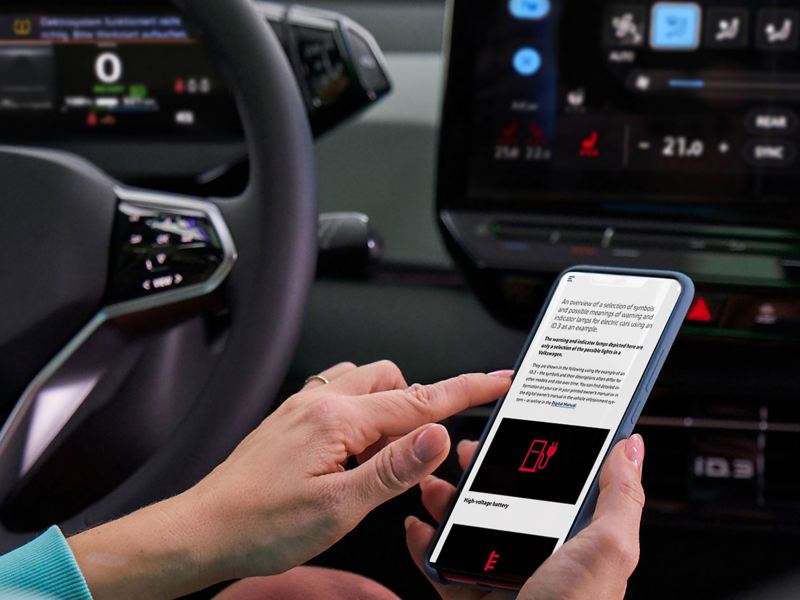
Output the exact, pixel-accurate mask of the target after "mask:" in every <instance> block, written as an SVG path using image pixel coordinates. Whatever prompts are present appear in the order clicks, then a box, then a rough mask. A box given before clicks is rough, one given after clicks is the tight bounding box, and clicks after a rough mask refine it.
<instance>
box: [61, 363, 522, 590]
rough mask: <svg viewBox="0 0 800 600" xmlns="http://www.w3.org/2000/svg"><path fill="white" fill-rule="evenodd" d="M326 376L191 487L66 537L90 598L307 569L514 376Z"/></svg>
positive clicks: (408, 483) (426, 469)
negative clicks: (353, 463) (459, 418)
mask: <svg viewBox="0 0 800 600" xmlns="http://www.w3.org/2000/svg"><path fill="white" fill-rule="evenodd" d="M322 375H323V376H324V377H326V378H327V379H328V380H329V381H330V383H329V384H327V385H326V384H323V383H322V382H321V381H318V380H313V381H312V382H310V383H309V384H308V385H307V386H306V387H305V388H304V389H303V390H302V391H301V392H299V393H298V394H295V395H294V396H292V397H291V398H289V399H288V400H287V401H286V402H284V403H283V404H282V405H281V406H280V407H279V408H278V409H277V410H276V411H275V412H274V413H273V414H272V415H270V416H269V417H268V418H267V419H265V420H264V421H263V422H262V423H261V425H259V426H258V428H256V430H255V431H253V432H252V433H251V434H250V435H249V436H247V438H245V439H244V441H242V442H241V444H239V446H238V447H237V448H236V449H235V450H234V451H233V453H232V454H231V455H230V456H229V457H228V458H227V459H226V460H225V461H224V462H223V463H222V464H221V465H219V466H218V467H217V468H216V469H214V471H212V472H211V473H210V474H209V475H208V476H207V477H206V478H204V479H203V480H202V481H201V482H200V483H198V484H197V485H196V486H194V487H193V488H191V489H190V490H188V491H186V492H184V493H183V494H180V495H179V496H176V497H174V498H171V499H169V500H165V501H163V502H160V503H158V504H155V505H152V506H149V507H147V508H145V509H142V510H140V511H137V512H136V513H133V514H131V515H129V516H127V517H124V518H122V519H120V520H118V521H114V522H111V523H108V524H106V525H103V526H100V527H97V528H95V529H92V530H89V531H86V532H84V533H81V534H79V535H77V536H75V537H72V538H70V540H69V543H70V545H71V547H72V549H73V552H74V554H75V556H76V558H77V560H78V564H79V566H80V567H81V570H82V572H83V573H84V576H85V577H86V579H87V582H88V584H89V589H90V590H91V591H92V593H93V595H94V597H95V598H96V599H98V600H100V599H102V598H103V597H113V598H127V597H139V598H141V597H147V598H159V597H174V596H179V595H182V594H186V593H188V592H191V591H193V590H197V589H202V588H203V587H206V586H208V585H211V584H212V583H215V582H217V581H222V580H226V579H233V578H243V577H249V576H253V575H270V574H275V573H279V572H281V571H284V570H286V569H289V568H291V567H293V566H296V565H299V564H302V563H303V562H305V561H307V560H308V559H310V558H312V557H313V556H315V555H317V554H318V553H320V552H321V551H323V550H324V549H326V548H327V547H329V546H330V545H331V544H333V543H334V542H336V541H337V540H339V539H340V538H341V537H342V536H344V535H345V534H346V533H347V532H349V531H350V530H351V529H353V528H354V527H355V526H356V525H357V524H358V523H359V521H361V519H363V518H364V516H365V515H366V514H367V513H369V512H370V511H371V510H372V509H373V508H375V507H376V506H378V505H379V504H381V503H383V502H385V501H386V500H389V499H390V498H393V497H394V496H397V495H398V494H400V493H402V492H404V491H406V490H407V489H409V488H411V487H412V486H414V485H416V484H417V483H419V482H420V480H422V478H423V477H425V476H426V475H428V474H430V473H432V472H433V471H434V470H435V469H436V468H437V467H438V466H439V465H440V464H441V462H442V461H443V460H444V458H445V457H446V456H447V453H448V451H449V448H450V440H449V437H448V435H447V431H446V430H445V428H444V427H442V426H441V425H436V424H432V423H435V422H436V421H439V420H442V419H445V418H447V417H449V416H451V415H453V414H455V413H458V412H460V411H462V410H464V409H466V408H469V407H471V406H476V405H479V404H484V403H486V402H490V401H492V400H494V399H496V398H497V397H499V396H501V395H502V394H504V393H506V391H508V387H509V386H510V384H511V375H512V372H510V371H501V372H498V373H495V374H491V375H484V374H470V375H461V376H459V377H456V378H453V379H449V380H446V381H442V382H439V383H435V384H432V385H419V384H415V385H411V386H409V385H407V384H406V382H405V380H404V378H403V376H402V374H401V373H400V370H399V369H398V368H397V367H396V366H395V365H393V364H392V363H390V362H388V361H384V362H379V363H374V364H371V365H366V366H363V367H358V368H356V367H355V366H354V365H351V364H341V365H337V366H336V367H334V368H332V369H330V370H328V371H326V372H324V373H322ZM220 401H224V399H220ZM351 456H357V457H358V459H359V462H360V464H359V466H357V467H355V468H353V469H350V470H345V463H346V461H347V460H348V458H349V457H351Z"/></svg>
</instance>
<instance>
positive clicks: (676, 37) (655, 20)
mask: <svg viewBox="0 0 800 600" xmlns="http://www.w3.org/2000/svg"><path fill="white" fill-rule="evenodd" d="M700 21H701V16H700V5H699V4H695V3H693V2H658V3H656V4H655V5H653V12H652V15H651V24H650V45H651V46H652V47H653V49H655V50H696V49H697V48H698V47H699V46H700Z"/></svg>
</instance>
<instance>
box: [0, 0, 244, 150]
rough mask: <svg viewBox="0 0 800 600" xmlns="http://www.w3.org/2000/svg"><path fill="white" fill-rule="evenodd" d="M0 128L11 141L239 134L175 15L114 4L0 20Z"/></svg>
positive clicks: (215, 77) (232, 111)
mask: <svg viewBox="0 0 800 600" xmlns="http://www.w3.org/2000/svg"><path fill="white" fill-rule="evenodd" d="M0 127H1V128H2V130H3V132H4V134H5V136H6V137H10V138H14V137H15V136H17V137H30V136H31V135H34V136H35V135H41V136H50V137H52V136H75V135H78V136H81V135H90V136H96V135H107V134H125V135H126V136H128V135H134V136H141V135H151V136H152V135H167V134H171V133H175V132H181V133H184V134H187V135H189V136H190V137H191V136H203V137H220V136H223V137H224V136H227V137H230V136H235V135H240V132H241V129H240V125H239V119H238V113H237V111H236V106H235V103H234V102H233V99H232V97H231V95H230V92H229V90H228V89H227V87H226V86H225V84H224V83H223V81H222V80H221V78H220V76H219V74H218V73H217V71H216V69H215V68H214V67H213V65H212V64H211V62H210V60H209V59H208V57H207V56H206V53H205V51H204V49H203V47H202V45H201V44H200V43H199V42H198V40H197V38H196V37H195V35H194V33H193V32H192V30H191V28H190V27H189V25H188V24H187V23H186V22H185V19H184V18H183V17H182V16H181V15H179V14H177V13H175V12H166V11H165V10H163V9H156V10H144V11H143V9H142V8H133V7H127V8H126V9H124V10H122V9H121V8H116V9H115V8H114V7H113V6H112V7H107V8H103V9H102V12H74V13H71V12H61V11H58V12H46V13H45V12H41V13H25V12H13V13H11V12H6V13H5V14H0Z"/></svg>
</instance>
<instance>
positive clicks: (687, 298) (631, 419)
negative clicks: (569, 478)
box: [425, 265, 694, 591]
mask: <svg viewBox="0 0 800 600" xmlns="http://www.w3.org/2000/svg"><path fill="white" fill-rule="evenodd" d="M573 271H580V272H582V273H609V274H612V275H634V276H639V277H662V278H666V279H674V280H676V281H677V282H678V283H680V286H681V293H680V296H679V297H678V301H677V303H676V304H675V309H674V310H673V311H672V314H671V315H670V317H669V319H668V320H667V324H666V326H665V327H664V331H663V333H662V334H661V338H660V339H659V340H658V343H657V344H656V347H655V349H654V350H653V355H652V356H651V357H650V361H649V362H648V363H647V367H646V368H645V370H644V373H643V374H642V378H641V379H640V380H639V384H638V385H637V386H636V391H635V392H634V394H633V397H632V398H631V401H630V403H629V404H628V408H627V409H626V411H625V414H624V415H623V417H622V420H621V421H620V424H619V427H618V428H617V431H616V432H615V433H614V438H613V440H612V442H611V444H610V445H609V450H608V451H609V452H610V451H611V449H612V448H613V447H614V446H615V445H616V444H617V442H619V441H620V440H622V439H625V438H627V437H629V436H630V435H631V432H632V431H633V428H634V427H635V425H636V421H637V420H638V419H639V415H640V414H641V413H642V409H643V408H644V405H645V403H646V402H647V398H648V396H649V395H650V390H651V389H652V386H653V384H654V383H655V380H656V378H657V377H658V373H659V372H660V371H661V367H662V365H663V364H664V361H665V360H666V358H667V354H669V350H670V348H671V347H672V344H673V342H674V341H675V338H676V337H677V335H678V331H679V330H680V328H681V325H682V324H683V320H684V319H685V318H686V313H687V312H688V311H689V307H690V306H691V304H692V300H693V299H694V283H693V282H692V280H691V279H690V278H689V277H688V276H686V275H684V274H683V273H679V272H677V271H658V270H651V269H623V268H616V267H595V266H588V265H576V266H574V267H570V268H569V269H566V270H564V271H562V272H561V273H560V274H559V275H558V277H556V280H555V282H554V283H553V285H552V287H551V288H550V291H549V293H548V294H547V299H546V300H545V302H544V305H543V306H542V309H541V311H539V315H538V316H537V317H536V322H535V323H534V325H533V329H531V332H530V334H529V335H528V338H527V340H525V346H524V347H523V349H522V352H520V355H519V358H517V363H516V364H515V365H514V378H516V376H517V371H518V370H519V368H520V365H521V364H522V361H523V359H524V358H525V354H526V353H527V352H528V348H529V347H530V345H531V343H532V342H533V337H534V335H535V334H536V332H537V330H538V329H539V325H540V324H541V322H542V318H543V317H544V314H545V311H546V310H547V307H548V306H549V305H550V302H551V301H552V298H553V294H554V293H555V290H556V288H557V287H558V284H559V283H560V281H561V278H562V277H564V276H565V275H566V274H567V273H570V272H573ZM504 401H505V397H503V398H501V399H500V400H499V401H498V402H497V405H496V406H495V408H494V411H493V412H492V415H491V417H490V418H489V420H488V421H487V423H486V426H485V427H484V429H483V433H481V439H480V444H479V445H478V450H479V449H480V448H482V447H483V444H484V443H485V441H486V436H487V435H488V434H489V429H490V428H491V426H492V423H494V421H495V419H496V418H497V414H498V412H499V411H500V407H501V406H502V405H503V402H504ZM478 450H476V452H475V454H474V455H473V457H472V460H471V461H470V463H469V466H468V467H467V468H466V469H465V470H464V473H463V474H462V476H461V481H459V483H458V491H457V492H456V496H455V498H458V497H459V496H461V492H462V489H463V487H464V484H465V483H466V481H467V474H468V473H470V472H471V471H472V467H473V465H474V462H475V458H476V457H477V456H478V453H479V452H478ZM606 456H608V454H606ZM605 458H606V457H605V456H604V457H603V461H604V462H605ZM599 478H600V471H599V470H598V472H597V475H595V478H594V481H593V482H592V486H591V488H590V489H589V492H588V493H587V494H586V498H584V500H583V504H582V505H581V508H580V510H579V511H578V516H577V517H576V518H575V522H574V523H573V524H572V527H571V528H570V530H569V533H568V534H567V538H566V539H567V540H569V539H570V538H572V537H574V536H575V535H577V533H578V532H579V531H581V530H582V529H583V528H584V527H586V526H587V525H589V523H591V521H592V515H593V514H594V508H595V504H596V503H597V494H598V492H599ZM455 498H454V503H455ZM452 510H453V505H451V506H450V507H449V508H448V510H447V514H446V516H445V518H444V519H442V522H441V523H440V524H439V527H438V529H437V530H436V535H435V536H434V537H433V541H432V542H431V545H430V547H429V548H428V552H427V553H426V556H425V571H426V572H427V574H428V575H429V576H430V577H431V578H432V579H434V580H435V581H438V582H439V583H443V584H450V583H456V582H452V581H449V580H447V579H445V578H443V577H442V576H441V574H440V573H439V571H438V569H436V567H434V566H433V565H431V563H430V556H431V552H433V548H434V547H435V546H436V543H437V542H438V541H439V537H440V536H441V534H442V529H443V527H444V524H445V523H447V521H448V520H449V519H450V515H451V513H452ZM531 574H533V573H531ZM476 579H479V577H478V576H477V574H476ZM458 585H468V586H470V587H477V588H480V589H484V590H498V589H500V590H506V591H507V590H509V589H510V588H509V587H500V586H492V585H491V584H490V583H486V584H481V583H474V584H466V583H461V582H458Z"/></svg>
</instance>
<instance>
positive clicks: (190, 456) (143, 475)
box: [0, 0, 317, 551]
mask: <svg viewBox="0 0 800 600" xmlns="http://www.w3.org/2000/svg"><path fill="white" fill-rule="evenodd" d="M175 4H176V5H177V6H178V7H179V8H180V9H181V10H182V11H183V12H184V14H186V15H187V16H188V17H189V18H190V19H192V21H193V23H194V24H195V25H196V26H197V27H198V28H199V29H200V31H201V32H202V34H203V41H204V43H205V44H206V46H207V48H208V50H209V51H210V54H211V55H212V57H214V58H216V61H217V63H218V66H219V67H220V68H221V69H222V71H223V72H224V74H225V75H226V76H227V80H228V83H229V84H230V86H231V87H232V89H233V90H234V93H235V95H236V99H237V104H238V106H239V113H240V115H241V120H242V124H243V129H244V131H245V136H246V142H247V148H248V156H249V161H250V179H249V182H248V185H247V188H246V189H245V191H244V192H243V193H242V194H241V195H239V196H237V197H235V198H226V199H216V198H214V199H208V201H209V202H210V203H212V204H213V205H214V206H216V207H217V208H218V210H219V212H220V213H221V215H222V217H223V218H224V221H225V223H226V224H227V228H228V229H229V230H230V233H231V234H232V237H233V240H235V244H236V247H237V248H238V249H239V256H238V260H237V262H236V264H235V266H234V267H233V270H232V271H231V273H230V275H229V276H228V280H227V282H226V290H225V292H226V300H227V302H228V304H229V307H230V315H231V318H230V330H229V333H228V341H227V345H226V348H225V351H224V353H223V354H222V356H221V357H220V360H219V362H218V364H217V366H216V368H215V370H214V372H213V374H212V375H211V376H210V377H209V380H208V382H207V384H206V385H205V387H204V389H203V391H202V393H201V394H200V395H199V397H198V398H197V399H196V401H195V403H194V405H193V406H192V407H191V409H190V410H189V413H188V414H187V415H186V416H185V418H184V419H183V421H182V422H181V423H180V424H179V425H178V427H177V430H176V431H175V432H174V433H173V435H172V436H171V438H170V440H169V442H168V443H167V444H166V445H165V446H164V447H162V448H161V449H160V450H158V451H157V452H156V453H155V454H154V455H153V456H151V457H150V458H149V459H148V460H147V461H146V462H145V463H144V464H143V465H142V466H141V467H140V468H139V469H138V470H137V471H136V472H135V473H134V474H133V475H132V476H131V477H129V478H128V479H127V480H126V481H125V482H123V483H122V484H121V485H120V486H118V487H117V488H116V489H114V490H113V491H112V492H111V493H109V494H108V495H107V496H105V497H104V498H102V499H100V500H99V501H97V502H95V503H94V504H92V505H91V506H89V507H88V508H87V509H86V510H84V511H82V512H81V513H80V514H78V515H76V516H74V517H72V518H70V519H68V520H67V521H66V522H63V523H60V524H59V525H60V526H61V528H62V530H63V531H64V532H65V534H66V535H69V534H71V533H73V532H76V531H79V530H82V529H85V528H86V527H87V526H92V525H94V524H97V523H99V522H102V521H105V520H108V519H110V518H114V517H116V516H120V515H122V514H125V513H128V512H130V511H132V510H134V509H136V508H138V507H140V506H143V505H145V504H147V503H150V502H153V501H156V500H158V499H161V498H164V497H167V496H169V495H173V494H175V493H177V492H180V491H181V490H183V489H185V488H187V487H189V486H191V485H192V484H193V483H195V482H196V481H197V480H198V479H199V478H201V477H202V476H203V475H204V474H205V473H206V472H207V471H208V470H209V469H210V468H211V467H213V466H214V465H215V464H217V463H218V462H220V461H221V460H222V459H223V458H224V457H225V456H226V455H227V454H228V453H229V452H230V451H231V450H232V448H233V447H234V446H235V444H236V443H238V441H239V440H240V439H241V438H243V437H244V436H245V435H246V434H247V433H248V432H249V431H250V430H252V428H253V427H254V426H255V425H256V424H257V423H258V422H259V421H260V420H261V419H262V418H263V417H264V415H265V414H266V412H267V409H268V406H269V404H270V401H271V399H272V398H274V397H275V395H276V392H277V391H278V389H279V387H280V384H281V382H282V380H283V377H284V375H285V373H286V371H287V369H288V366H289V361H290V359H291V355H292V350H293V348H294V345H295V343H296V341H297V338H298V335H299V330H300V325H301V322H302V317H303V310H304V306H305V300H306V298H307V295H308V291H309V288H310V286H311V283H312V281H313V275H314V266H315V261H316V229H317V205H316V188H315V178H314V163H313V147H312V138H311V132H310V128H309V124H308V119H307V115H306V112H305V108H304V104H303V101H302V98H301V95H300V92H299V90H298V88H297V84H296V81H295V78H294V75H293V72H292V70H291V67H290V65H289V63H288V61H287V59H286V57H285V55H284V53H283V50H282V48H281V46H280V44H279V42H278V40H277V38H276V36H275V34H274V33H273V32H272V30H271V28H270V27H269V26H267V24H266V23H265V21H264V20H263V18H262V17H261V15H259V14H258V13H257V11H256V10H255V8H254V6H253V5H252V2H251V0H226V1H225V2H207V1H205V0H176V1H175ZM275 149H279V151H278V152H276V151H275ZM84 166H88V165H85V163H84ZM95 175H96V173H95ZM153 194H155V195H163V196H165V197H175V195H172V194H160V193H159V192H154V193H153ZM118 197H120V196H119V195H118ZM264 315H270V320H269V323H265V320H264ZM266 325H268V326H266ZM230 398H236V404H235V406H236V408H235V410H232V409H231V408H230V403H229V402H228V401H223V399H225V400H227V399H230ZM221 432H222V433H221ZM33 535H35V532H33V533H16V532H11V531H9V530H8V529H7V528H5V527H4V526H1V525H0V551H2V550H8V549H11V548H13V547H15V546H17V545H19V544H20V543H23V542H25V541H26V540H27V539H29V538H30V537H33Z"/></svg>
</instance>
